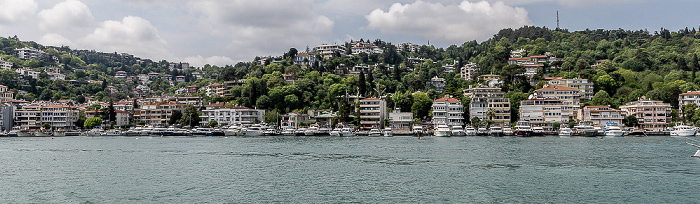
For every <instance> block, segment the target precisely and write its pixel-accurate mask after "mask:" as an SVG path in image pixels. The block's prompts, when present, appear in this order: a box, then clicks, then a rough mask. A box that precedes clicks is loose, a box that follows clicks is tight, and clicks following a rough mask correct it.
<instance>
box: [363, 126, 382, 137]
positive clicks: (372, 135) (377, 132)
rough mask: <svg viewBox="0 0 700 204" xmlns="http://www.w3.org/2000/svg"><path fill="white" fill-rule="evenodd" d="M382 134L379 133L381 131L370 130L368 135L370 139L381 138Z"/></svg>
mask: <svg viewBox="0 0 700 204" xmlns="http://www.w3.org/2000/svg"><path fill="white" fill-rule="evenodd" d="M381 135H382V133H381V132H380V131H379V129H376V128H373V129H370V130H369V133H367V136H370V137H379V136H381Z"/></svg>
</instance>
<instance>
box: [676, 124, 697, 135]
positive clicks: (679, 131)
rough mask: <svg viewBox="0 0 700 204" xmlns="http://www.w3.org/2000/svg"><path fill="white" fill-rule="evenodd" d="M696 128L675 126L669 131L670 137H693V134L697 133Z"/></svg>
mask: <svg viewBox="0 0 700 204" xmlns="http://www.w3.org/2000/svg"><path fill="white" fill-rule="evenodd" d="M697 131H698V130H697V128H695V127H693V126H687V125H677V126H675V127H673V130H672V131H671V136H676V137H689V136H695V133H697Z"/></svg>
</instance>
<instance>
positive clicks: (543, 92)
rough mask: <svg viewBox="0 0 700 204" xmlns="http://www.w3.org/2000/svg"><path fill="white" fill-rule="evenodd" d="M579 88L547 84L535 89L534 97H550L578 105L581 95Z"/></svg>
mask: <svg viewBox="0 0 700 204" xmlns="http://www.w3.org/2000/svg"><path fill="white" fill-rule="evenodd" d="M579 94H580V91H579V89H577V88H569V87H566V86H547V87H544V88H541V89H537V90H535V97H536V98H552V99H559V100H562V101H563V102H564V103H565V104H572V105H576V106H578V105H579V104H580V98H581V95H579Z"/></svg>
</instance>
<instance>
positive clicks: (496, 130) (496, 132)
mask: <svg viewBox="0 0 700 204" xmlns="http://www.w3.org/2000/svg"><path fill="white" fill-rule="evenodd" d="M489 133H490V134H491V136H494V137H500V136H503V128H501V127H498V126H494V127H491V129H490V130H489Z"/></svg>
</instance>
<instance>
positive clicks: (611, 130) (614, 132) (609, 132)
mask: <svg viewBox="0 0 700 204" xmlns="http://www.w3.org/2000/svg"><path fill="white" fill-rule="evenodd" d="M603 131H605V132H604V134H605V136H608V137H622V135H624V134H625V131H622V129H620V127H617V126H605V128H603ZM693 134H694V133H693Z"/></svg>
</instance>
